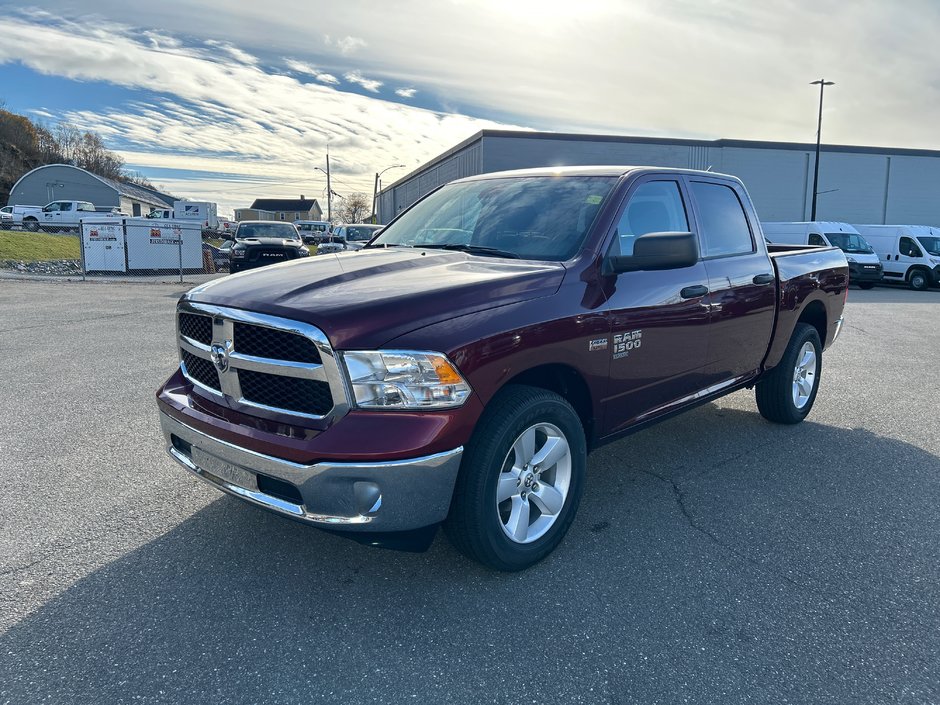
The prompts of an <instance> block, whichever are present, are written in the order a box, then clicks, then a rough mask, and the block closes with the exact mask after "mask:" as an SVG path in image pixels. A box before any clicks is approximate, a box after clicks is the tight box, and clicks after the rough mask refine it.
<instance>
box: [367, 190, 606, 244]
mask: <svg viewBox="0 0 940 705" xmlns="http://www.w3.org/2000/svg"><path fill="white" fill-rule="evenodd" d="M616 183H617V177H606V176H530V177H508V178H497V179H482V180H479V181H466V182H463V183H453V184H448V185H447V186H444V187H443V188H441V189H440V190H438V191H435V192H434V193H432V194H431V195H430V196H428V197H427V198H426V199H424V200H423V201H421V202H419V203H418V204H416V205H415V206H414V207H413V208H412V209H411V210H409V211H408V212H407V213H404V214H403V215H402V216H401V217H399V218H398V219H397V220H396V221H395V222H394V223H391V224H390V225H388V226H386V227H385V229H384V230H383V231H382V234H381V235H379V237H378V239H377V240H376V241H375V242H374V243H373V246H376V247H381V246H383V245H399V246H412V247H445V246H469V247H480V248H491V249H495V250H502V251H504V252H509V253H512V254H513V255H515V256H517V257H521V258H523V259H538V260H554V261H559V260H566V259H569V258H570V257H572V256H573V255H574V254H575V252H577V250H578V248H579V247H580V246H581V243H582V242H583V240H584V237H585V235H586V234H587V232H588V230H589V229H590V227H591V224H592V223H593V222H594V218H595V217H596V216H597V213H598V211H599V210H600V209H601V206H602V205H603V203H604V200H605V199H606V198H607V196H608V194H609V193H610V191H611V188H612V187H613V186H614V184H616Z"/></svg>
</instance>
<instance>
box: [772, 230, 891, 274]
mask: <svg viewBox="0 0 940 705" xmlns="http://www.w3.org/2000/svg"><path fill="white" fill-rule="evenodd" d="M760 226H761V230H763V231H764V236H765V237H766V238H767V239H768V240H770V241H771V242H773V243H776V244H779V245H824V246H827V247H838V248H839V249H840V250H842V251H843V252H844V253H845V258H846V259H847V260H848V262H849V283H850V284H858V285H859V286H860V287H861V288H863V289H871V288H872V287H873V286H874V285H875V284H877V283H878V282H880V281H881V280H882V278H883V276H884V268H883V266H882V264H881V262H880V260H879V259H878V255H877V254H876V253H875V251H874V249H873V248H872V247H871V245H869V243H868V242H866V241H865V238H864V237H862V235H861V234H860V233H859V232H858V230H856V229H855V228H853V227H852V226H851V225H849V224H848V223H839V222H835V221H823V220H818V221H815V222H808V223H780V222H775V223H764V222H763V221H762V222H761V224H760Z"/></svg>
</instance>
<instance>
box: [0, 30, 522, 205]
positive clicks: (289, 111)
mask: <svg viewBox="0 0 940 705" xmlns="http://www.w3.org/2000/svg"><path fill="white" fill-rule="evenodd" d="M0 36H3V37H4V38H5V39H4V41H3V42H0V65H2V64H3V63H8V62H11V61H19V62H22V63H23V64H24V65H26V66H28V67H30V68H32V69H34V70H37V71H40V72H42V73H47V74H51V75H56V76H65V77H69V78H73V79H75V80H81V81H106V82H110V83H113V84H116V85H120V86H125V87H128V88H132V89H133V88H137V89H149V88H152V87H153V86H154V85H157V86H160V90H161V91H162V92H164V93H169V94H171V97H169V98H168V97H166V96H160V97H155V96H154V97H149V98H148V96H151V95H152V94H150V93H147V92H143V91H142V92H141V93H140V96H141V98H140V99H138V100H137V101H135V102H132V103H125V104H120V105H103V106H101V107H100V108H96V109H94V110H72V111H67V112H65V113H63V114H58V115H56V117H61V118H64V119H67V120H69V121H70V122H73V123H75V124H76V125H78V126H79V127H82V128H85V129H93V130H97V131H98V132H100V133H101V134H102V136H104V137H105V139H106V140H108V141H109V143H110V144H117V143H120V144H122V145H126V147H125V148H124V150H123V151H122V155H123V156H124V158H125V159H126V160H127V162H128V165H129V166H131V167H132V168H134V169H136V170H139V171H141V172H143V173H144V174H145V175H147V174H148V170H149V171H150V172H151V173H154V174H160V175H159V176H156V177H154V179H155V181H157V182H158V183H161V184H163V185H164V186H165V187H167V188H168V189H170V190H171V191H173V192H175V193H177V194H178V195H183V196H188V197H190V198H195V199H198V200H214V201H216V202H218V203H219V206H220V208H221V209H222V210H223V211H225V212H231V211H233V210H234V209H235V208H241V207H244V206H246V205H248V204H250V202H251V200H252V199H254V198H256V197H260V196H296V195H299V194H301V193H304V194H306V195H312V196H315V197H320V195H319V194H320V193H321V192H322V190H323V188H324V187H325V186H326V184H325V178H324V177H323V175H322V174H321V173H320V172H319V171H316V170H315V168H314V167H317V166H324V167H325V156H326V150H327V145H329V150H330V155H331V164H332V167H333V168H332V171H333V176H334V184H333V188H334V190H336V191H337V192H339V193H340V194H343V195H345V194H347V193H351V192H353V191H363V192H366V193H370V192H371V190H372V186H373V177H374V174H375V172H376V171H379V170H381V169H383V168H385V167H386V166H389V165H392V164H406V165H407V166H408V168H416V167H417V166H419V165H420V164H421V163H423V162H425V161H426V160H427V159H429V158H431V157H433V156H435V155H437V154H439V153H441V152H443V151H444V150H446V149H448V148H449V147H451V146H453V145H454V144H455V143H457V142H459V141H461V140H463V139H466V138H467V137H469V136H470V135H472V134H473V133H475V132H477V131H478V130H480V129H483V128H489V127H505V125H501V124H498V123H495V122H491V121H486V120H478V119H474V118H471V117H467V116H463V115H449V114H445V113H439V112H434V111H430V110H423V109H419V108H415V107H412V106H407V105H402V104H400V103H394V102H389V101H385V100H380V99H378V98H373V97H368V96H363V95H358V94H354V93H348V92H343V91H341V90H338V89H336V88H333V87H330V86H326V85H320V84H319V83H307V84H304V83H302V82H300V81H298V80H297V79H296V78H293V77H291V76H286V75H281V74H278V73H275V72H270V71H267V70H265V69H264V68H263V67H261V66H259V65H257V64H254V63H249V64H245V63H241V62H239V61H237V60H236V59H235V58H234V57H233V56H232V55H231V53H229V52H218V51H215V48H211V49H205V48H203V49H199V48H184V47H176V48H172V47H168V46H166V45H165V44H164V45H162V46H161V47H159V48H158V47H155V46H154V44H153V42H152V41H150V40H149V39H148V38H145V37H140V35H139V34H138V33H135V32H133V31H132V30H129V29H127V28H120V27H117V26H115V25H108V26H107V27H103V26H101V25H100V24H96V23H88V24H81V23H75V22H51V21H47V22H46V23H45V24H44V25H42V26H39V25H36V24H34V23H32V22H27V21H22V20H16V19H11V18H0ZM296 68H297V67H295V69H296ZM311 68H312V67H311ZM363 80H365V81H368V80H369V79H363ZM158 170H161V171H158ZM163 170H180V171H178V172H170V173H171V176H170V177H167V176H166V175H165V174H166V173H167V172H166V171H163ZM187 171H194V172H197V173H196V174H195V175H194V174H187V173H186V172H187ZM402 173H403V172H402ZM175 174H178V176H175Z"/></svg>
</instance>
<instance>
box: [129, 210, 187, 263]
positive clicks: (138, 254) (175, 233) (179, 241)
mask: <svg viewBox="0 0 940 705" xmlns="http://www.w3.org/2000/svg"><path fill="white" fill-rule="evenodd" d="M125 232H126V237H127V268H128V269H131V270H141V269H144V270H159V269H180V266H181V264H180V258H181V257H182V268H183V269H189V270H201V269H202V228H201V227H200V224H199V223H194V222H192V221H180V220H162V219H149V218H128V219H127V221H126V224H125Z"/></svg>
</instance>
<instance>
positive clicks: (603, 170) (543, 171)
mask: <svg viewBox="0 0 940 705" xmlns="http://www.w3.org/2000/svg"><path fill="white" fill-rule="evenodd" d="M631 171H642V172H650V173H657V172H662V173H668V174H687V175H690V176H716V177H719V178H723V179H733V180H735V181H738V178H737V177H736V176H730V175H729V174H719V173H717V172H713V171H701V170H698V169H674V168H671V167H659V166H610V165H585V166H552V167H538V168H535V169H512V170H510V171H492V172H488V173H486V174H477V175H475V176H467V177H465V178H463V179H457V181H482V180H486V179H499V178H507V177H522V176H623V175H624V174H627V173H629V172H631Z"/></svg>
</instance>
